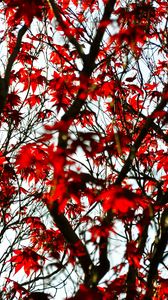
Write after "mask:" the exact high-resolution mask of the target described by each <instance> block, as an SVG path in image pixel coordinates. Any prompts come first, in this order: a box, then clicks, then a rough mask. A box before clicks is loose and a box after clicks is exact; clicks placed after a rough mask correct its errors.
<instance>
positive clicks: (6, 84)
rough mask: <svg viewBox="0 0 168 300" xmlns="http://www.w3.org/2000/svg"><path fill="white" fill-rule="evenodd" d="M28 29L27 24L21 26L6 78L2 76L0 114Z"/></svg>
mask: <svg viewBox="0 0 168 300" xmlns="http://www.w3.org/2000/svg"><path fill="white" fill-rule="evenodd" d="M26 30H27V26H26V25H23V26H22V27H21V29H20V30H19V32H18V36H17V41H16V45H15V47H14V49H13V51H12V53H11V55H10V57H9V60H8V64H7V67H6V71H5V76H4V78H1V77H0V99H1V100H0V114H1V113H2V111H3V108H4V106H5V104H6V97H7V95H8V90H9V80H10V73H11V70H12V67H13V64H14V62H15V59H16V57H17V55H18V53H19V50H20V46H21V43H22V38H23V35H24V34H25V32H26Z"/></svg>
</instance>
